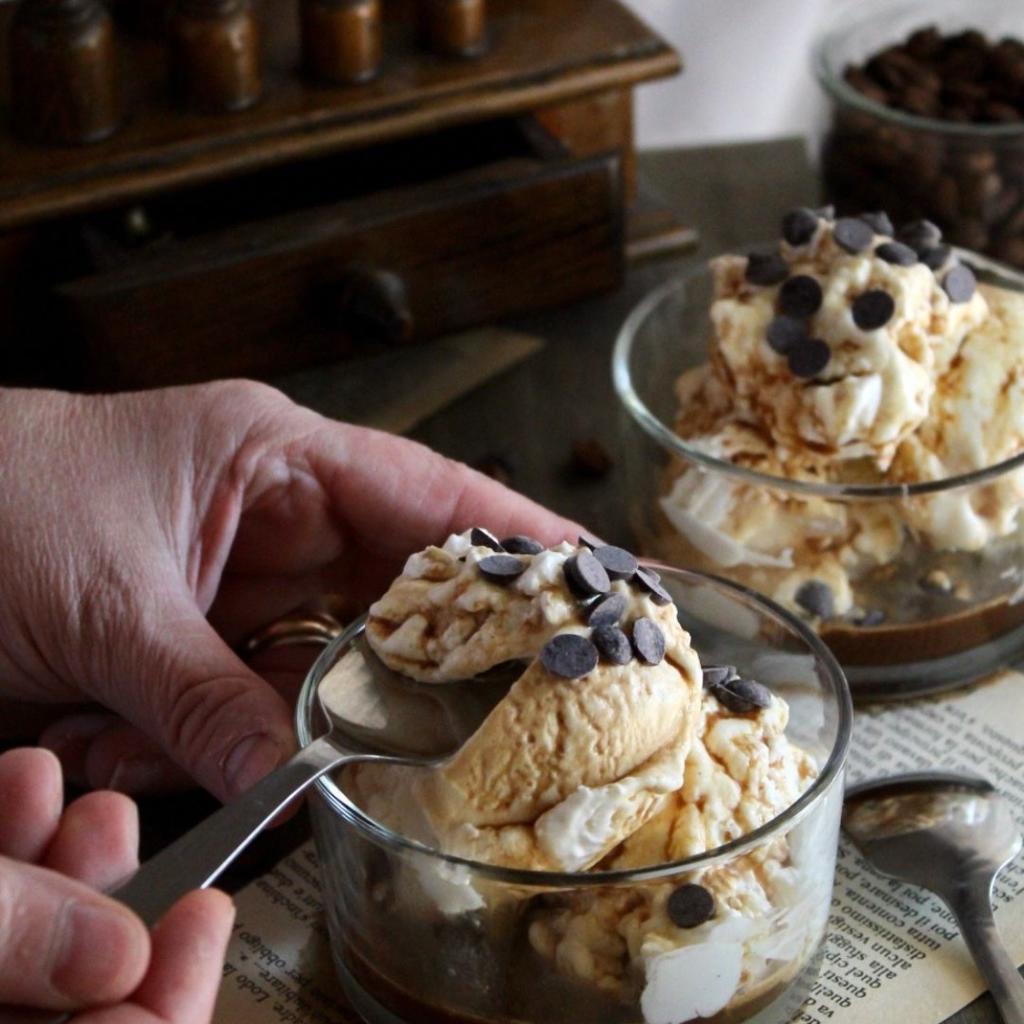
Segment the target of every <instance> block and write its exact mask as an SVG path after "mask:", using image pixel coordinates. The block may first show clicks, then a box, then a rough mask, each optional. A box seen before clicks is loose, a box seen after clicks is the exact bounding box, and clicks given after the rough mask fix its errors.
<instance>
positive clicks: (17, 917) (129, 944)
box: [0, 857, 150, 1010]
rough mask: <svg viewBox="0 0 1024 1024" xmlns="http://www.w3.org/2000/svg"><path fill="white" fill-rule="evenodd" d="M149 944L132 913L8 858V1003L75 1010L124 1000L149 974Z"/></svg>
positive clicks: (1, 939) (2, 964)
mask: <svg viewBox="0 0 1024 1024" xmlns="http://www.w3.org/2000/svg"><path fill="white" fill-rule="evenodd" d="M149 941H150V940H149V933H148V932H147V931H146V928H145V926H144V925H143V923H142V922H141V921H140V920H139V919H138V918H137V917H136V916H135V915H134V914H133V913H132V912H131V911H130V910H129V909H128V908H127V907H124V906H122V905H121V904H119V903H116V902H115V901H114V900H111V899H108V898H107V897H105V896H101V895H100V894H99V893H97V892H94V891H93V890H92V889H90V888H89V887H88V886H86V885H84V884H82V883H81V882H76V881H75V880H73V879H71V878H67V877H65V876H64V875H61V874H58V873H57V872H55V871H48V870H46V869H45V868H40V867H36V866H34V865H31V864H23V863H21V862H20V861H14V860H10V859H9V858H7V857H0V1003H14V1004H17V1005H22V1006H32V1007H45V1008H47V1009H54V1010H70V1009H74V1008H75V1007H78V1006H84V1005H89V1006H92V1005H96V1004H98V1003H113V1002H118V1001H120V1000H122V999H124V998H125V997H126V996H128V995H129V994H130V993H131V992H132V991H134V989H135V988H136V986H137V985H138V984H139V982H140V981H141V980H142V977H143V975H144V974H145V973H146V968H147V966H148V964H149V953H150V946H149Z"/></svg>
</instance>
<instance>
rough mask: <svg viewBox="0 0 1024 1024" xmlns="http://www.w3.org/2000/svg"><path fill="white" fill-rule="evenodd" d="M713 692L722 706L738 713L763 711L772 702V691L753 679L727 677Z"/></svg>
mask: <svg viewBox="0 0 1024 1024" xmlns="http://www.w3.org/2000/svg"><path fill="white" fill-rule="evenodd" d="M712 693H713V694H714V695H715V699H716V700H717V701H718V703H719V704H721V705H722V707H724V708H727V709H728V710H729V711H732V712H734V713H735V714H737V715H746V714H749V713H750V712H751V711H762V710H763V709H764V708H767V707H770V706H771V703H772V691H771V690H769V689H768V687H767V686H762V685H761V684H760V683H756V682H754V680H753V679H740V678H736V679H727V680H726V681H725V682H724V683H719V684H718V686H716V687H715V688H714V690H713V691H712Z"/></svg>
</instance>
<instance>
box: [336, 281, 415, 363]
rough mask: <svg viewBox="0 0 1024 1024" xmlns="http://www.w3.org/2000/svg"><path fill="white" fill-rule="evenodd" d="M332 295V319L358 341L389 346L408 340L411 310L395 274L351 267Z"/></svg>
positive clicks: (410, 331)
mask: <svg viewBox="0 0 1024 1024" xmlns="http://www.w3.org/2000/svg"><path fill="white" fill-rule="evenodd" d="M335 294H336V297H335V301H334V303H333V306H334V316H333V319H334V320H335V322H336V323H337V325H338V326H339V327H342V328H344V329H345V330H346V331H347V332H349V333H350V334H352V335H354V336H355V338H356V339H357V340H359V339H362V338H370V339H373V340H375V341H382V342H385V343H386V344H389V345H402V344H404V343H405V342H407V341H409V340H411V338H412V335H413V329H414V321H413V315H412V309H411V308H410V306H409V296H408V293H407V292H406V288H405V282H404V281H403V280H402V279H401V277H399V276H398V274H395V273H393V272H392V271H390V270H381V269H379V268H378V267H371V266H367V265H365V264H354V265H352V266H350V267H349V268H348V269H347V270H346V271H345V273H344V274H343V275H342V278H341V281H340V285H339V287H338V289H337V292H336V293H335Z"/></svg>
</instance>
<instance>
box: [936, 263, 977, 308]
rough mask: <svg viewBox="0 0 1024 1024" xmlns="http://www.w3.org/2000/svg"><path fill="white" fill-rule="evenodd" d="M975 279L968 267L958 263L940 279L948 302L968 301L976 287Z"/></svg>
mask: <svg viewBox="0 0 1024 1024" xmlns="http://www.w3.org/2000/svg"><path fill="white" fill-rule="evenodd" d="M977 284H978V282H977V280H976V279H975V277H974V273H973V272H972V271H971V268H970V267H965V266H963V264H958V265H957V266H955V267H953V268H952V269H951V270H950V271H949V272H948V273H947V274H946V276H945V277H944V278H943V279H942V287H943V290H944V291H945V293H946V294H947V295H948V296H949V301H950V302H956V303H959V302H970V300H971V298H972V297H973V295H974V289H975V288H976V287H977Z"/></svg>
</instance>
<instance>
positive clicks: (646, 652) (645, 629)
mask: <svg viewBox="0 0 1024 1024" xmlns="http://www.w3.org/2000/svg"><path fill="white" fill-rule="evenodd" d="M633 650H634V651H636V654H637V657H638V658H639V659H640V660H641V661H642V662H644V663H645V664H647V665H660V664H661V662H662V659H663V658H664V657H665V634H664V633H662V631H661V627H660V626H659V625H658V624H657V623H656V622H655V621H654V619H648V618H647V617H646V616H645V617H644V618H642V619H637V620H636V622H634V623H633Z"/></svg>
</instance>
